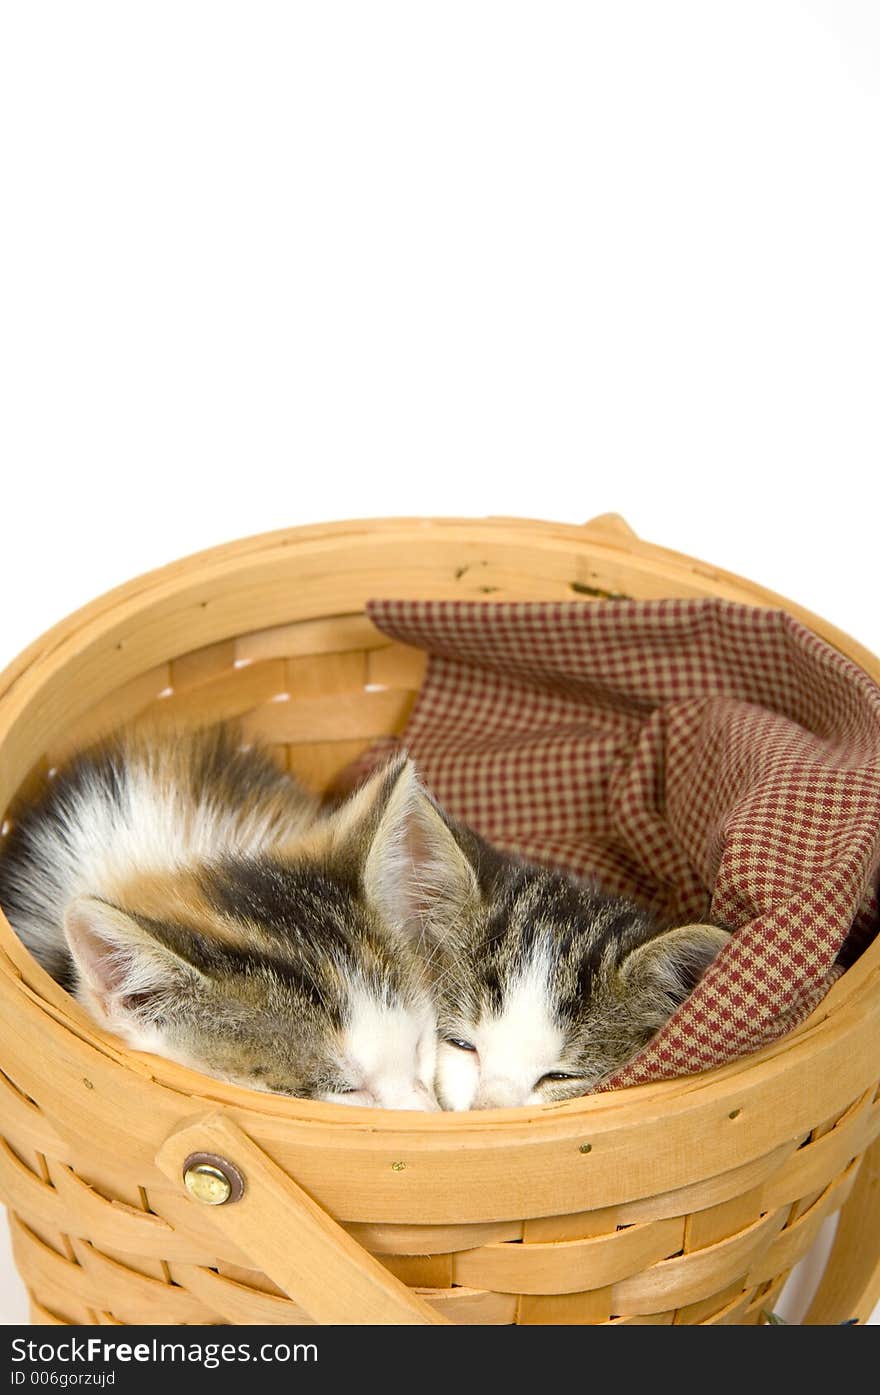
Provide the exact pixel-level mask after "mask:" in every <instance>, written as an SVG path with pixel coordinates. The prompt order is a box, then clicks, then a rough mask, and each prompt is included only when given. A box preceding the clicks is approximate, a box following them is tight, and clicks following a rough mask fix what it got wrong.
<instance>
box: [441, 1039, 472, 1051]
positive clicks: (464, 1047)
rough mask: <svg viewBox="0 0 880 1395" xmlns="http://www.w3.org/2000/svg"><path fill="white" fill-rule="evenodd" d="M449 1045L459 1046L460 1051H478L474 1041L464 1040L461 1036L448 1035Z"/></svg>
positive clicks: (447, 1041)
mask: <svg viewBox="0 0 880 1395" xmlns="http://www.w3.org/2000/svg"><path fill="white" fill-rule="evenodd" d="M446 1043H447V1045H448V1046H457V1047H458V1049H459V1051H476V1049H477V1048H476V1047H475V1046H474V1044H473V1042H470V1041H462V1040H461V1038H460V1037H446Z"/></svg>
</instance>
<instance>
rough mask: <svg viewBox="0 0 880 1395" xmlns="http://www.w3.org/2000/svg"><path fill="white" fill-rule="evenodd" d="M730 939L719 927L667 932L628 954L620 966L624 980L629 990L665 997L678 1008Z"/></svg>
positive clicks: (686, 928)
mask: <svg viewBox="0 0 880 1395" xmlns="http://www.w3.org/2000/svg"><path fill="white" fill-rule="evenodd" d="M729 940H730V935H729V934H728V932H727V931H726V930H720V929H719V928H718V927H717V926H716V925H685V926H682V927H681V929H679V930H667V931H665V932H664V933H663V934H662V935H655V937H654V939H653V940H648V941H647V943H646V944H643V945H639V947H638V949H634V950H633V951H632V953H631V954H628V955H627V957H626V959H624V961H623V963H622V964H621V965H620V975H621V978H622V979H623V980H624V982H625V984H626V985H627V987H628V988H633V989H635V988H637V989H641V990H644V991H647V992H653V993H655V994H657V996H658V997H660V996H661V995H662V997H663V998H665V999H666V1001H667V1004H669V1005H670V1006H671V1007H673V1008H674V1007H678V1005H679V1003H683V1002H684V1000H685V998H686V997H687V996H688V994H689V993H692V992H693V990H694V989H695V988H696V986H697V984H698V983H699V981H700V979H701V978H702V977H703V974H704V973H705V972H706V970H707V969H708V967H709V965H710V964H711V963H712V961H713V960H714V959H716V958H717V957H718V955H719V954H720V953H721V951H722V949H723V948H724V946H725V945H726V944H727V943H728V942H729Z"/></svg>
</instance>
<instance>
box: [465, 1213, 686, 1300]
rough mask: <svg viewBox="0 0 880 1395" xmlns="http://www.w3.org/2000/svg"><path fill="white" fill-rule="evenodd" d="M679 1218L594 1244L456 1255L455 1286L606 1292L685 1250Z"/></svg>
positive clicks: (494, 1247) (561, 1243)
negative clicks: (616, 1284)
mask: <svg viewBox="0 0 880 1395" xmlns="http://www.w3.org/2000/svg"><path fill="white" fill-rule="evenodd" d="M683 1238H684V1224H683V1222H682V1220H681V1219H680V1218H672V1219H670V1220H667V1221H652V1222H649V1223H648V1224H646V1225H634V1226H630V1227H629V1229H627V1230H619V1231H616V1232H614V1233H613V1234H611V1235H607V1236H598V1237H596V1238H595V1239H592V1240H567V1241H558V1242H556V1243H555V1244H549V1245H544V1244H522V1245H487V1246H485V1247H483V1248H482V1249H478V1250H469V1251H466V1252H465V1253H464V1254H459V1255H457V1256H456V1259H455V1262H454V1268H453V1273H454V1277H455V1282H456V1283H460V1284H468V1285H470V1286H472V1287H474V1288H491V1289H498V1290H500V1291H501V1292H504V1293H577V1292H579V1291H581V1290H583V1289H585V1288H604V1287H606V1286H607V1285H609V1284H613V1283H616V1282H617V1281H618V1280H619V1279H626V1278H628V1277H629V1276H630V1275H632V1274H636V1273H638V1272H639V1271H641V1270H643V1269H646V1268H647V1267H648V1266H650V1265H652V1264H656V1262H657V1261H658V1260H660V1259H665V1258H666V1256H667V1255H672V1254H675V1253H676V1251H678V1250H680V1249H681V1247H682V1241H683Z"/></svg>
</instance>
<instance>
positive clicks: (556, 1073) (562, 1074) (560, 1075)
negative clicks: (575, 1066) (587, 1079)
mask: <svg viewBox="0 0 880 1395" xmlns="http://www.w3.org/2000/svg"><path fill="white" fill-rule="evenodd" d="M554 1080H583V1076H582V1075H575V1074H574V1073H572V1072H569V1071H565V1070H550V1071H548V1072H547V1074H546V1075H542V1076H541V1079H540V1080H539V1081H538V1085H546V1084H547V1083H548V1081H551V1082H552V1081H554ZM536 1088H537V1087H536Z"/></svg>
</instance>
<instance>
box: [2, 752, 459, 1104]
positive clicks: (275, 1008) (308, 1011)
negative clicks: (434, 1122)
mask: <svg viewBox="0 0 880 1395" xmlns="http://www.w3.org/2000/svg"><path fill="white" fill-rule="evenodd" d="M405 768H406V767H405V765H404V764H403V763H401V762H400V761H397V762H395V763H394V764H393V765H392V766H391V767H389V769H388V770H387V771H385V772H381V773H380V774H379V775H378V776H376V777H374V779H373V780H372V781H371V782H370V784H369V785H368V787H367V788H365V789H364V790H362V791H360V792H359V793H358V795H357V796H356V797H355V798H354V799H353V800H352V801H350V802H349V804H347V805H345V806H343V807H342V808H341V809H339V810H337V811H335V812H334V813H330V814H327V813H324V812H322V811H321V810H320V808H319V806H318V804H317V801H316V800H315V799H314V798H313V797H312V796H311V795H309V794H308V793H307V792H306V791H305V790H303V789H302V788H301V787H300V786H299V785H297V784H296V783H295V782H294V781H293V780H291V779H290V778H289V777H287V776H286V775H284V774H283V773H282V772H280V771H279V770H277V769H276V767H275V766H274V765H273V764H272V762H271V761H270V760H269V759H268V757H267V756H265V755H264V754H262V753H261V752H259V751H258V750H253V749H247V750H246V749H243V748H242V747H241V745H240V743H239V741H238V739H237V738H236V736H235V734H234V733H233V732H230V731H229V730H228V729H226V728H223V727H214V728H209V729H205V730H201V731H196V732H192V731H190V732H179V733H177V734H176V735H169V734H165V735H162V736H159V735H153V736H143V735H140V736H138V735H132V734H128V735H126V736H123V737H122V738H120V739H117V740H114V741H112V742H110V743H107V744H105V745H102V746H101V747H98V748H96V749H95V750H93V751H91V752H88V753H86V754H85V755H83V756H82V757H80V758H79V759H78V760H77V761H76V762H74V763H73V764H72V765H71V766H70V768H69V769H68V770H66V771H65V772H63V773H62V774H61V775H60V776H59V777H58V778H57V779H56V780H55V781H54V783H53V784H52V785H51V787H50V788H49V790H48V792H47V795H46V797H45V798H44V799H43V800H42V801H41V803H39V804H38V805H36V806H35V807H34V808H32V809H31V810H30V811H29V812H28V813H26V814H25V816H24V817H23V818H22V820H21V821H20V822H19V823H18V824H17V825H16V827H15V828H14V830H13V832H12V833H11V835H10V836H9V838H8V839H7V840H6V844H5V846H4V849H3V853H2V856H0V905H2V907H3V909H4V911H5V912H6V914H7V916H8V917H9V920H10V923H11V924H12V925H13V927H14V928H15V929H16V931H17V932H18V934H19V935H20V936H21V938H22V940H23V941H24V943H25V944H26V945H27V946H28V947H29V948H30V950H31V951H32V952H33V954H34V956H35V957H36V958H37V959H38V960H39V961H40V962H41V963H42V964H43V965H44V966H45V967H46V968H47V969H48V971H49V972H50V973H51V974H53V976H54V977H56V978H57V979H58V980H59V981H60V982H62V983H65V984H66V985H67V986H68V987H70V988H71V990H72V991H73V992H74V993H75V995H76V997H77V998H78V1000H79V1001H80V1002H81V1003H82V1004H83V1006H85V1007H86V1008H87V1009H88V1010H89V1011H90V1012H91V1013H92V1015H93V1016H94V1017H95V1018H96V1020H97V1021H98V1022H99V1023H100V1024H101V1025H102V1026H104V1027H105V1028H107V1029H108V1030H110V1031H112V1032H114V1033H116V1034H117V1035H119V1036H121V1037H123V1038H124V1039H125V1040H126V1041H127V1042H128V1043H129V1044H130V1045H132V1046H134V1047H135V1048H137V1049H141V1050H148V1051H153V1052H156V1053H158V1054H161V1055H164V1056H168V1057H170V1058H172V1059H174V1060H176V1061H178V1062H181V1063H183V1064H186V1065H190V1066H193V1067H195V1068H197V1069H199V1070H202V1071H206V1072H207V1073H209V1074H212V1075H215V1076H218V1077H220V1078H222V1079H226V1080H231V1081H234V1082H237V1083H239V1084H244V1085H249V1086H252V1087H255V1088H260V1089H266V1090H271V1091H277V1092H282V1093H288V1094H294V1095H300V1096H307V1097H310V1098H319V1099H333V1100H339V1101H341V1102H345V1103H359V1104H367V1105H372V1104H381V1105H384V1106H386V1107H389V1108H433V1107H436V1105H435V1101H434V1096H433V1089H432V1079H433V1071H434V1060H435V1049H436V1048H435V1040H436V1038H435V1021H434V1012H433V1005H432V999H431V994H430V992H429V989H428V986H427V984H426V980H425V976H424V971H423V965H422V964H421V962H420V960H419V957H418V954H417V952H416V949H415V947H414V945H413V943H412V941H411V939H410V938H409V937H407V936H405V935H402V934H398V933H396V932H395V930H394V928H393V926H391V925H390V924H389V922H388V919H387V917H386V916H385V914H384V912H383V907H382V906H381V904H380V903H379V902H378V901H377V899H376V898H375V896H372V895H371V894H370V890H369V885H368V883H369V877H370V876H373V875H374V873H375V868H376V866H377V865H378V863H380V862H381V860H382V854H381V850H382V848H383V847H384V846H385V844H386V841H387V836H386V835H387V824H388V812H389V810H390V809H392V808H393V806H394V803H395V799H396V798H397V797H398V793H397V788H396V787H397V785H398V783H399V781H400V779H401V776H402V774H403V772H404V770H405ZM392 822H393V820H392Z"/></svg>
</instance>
